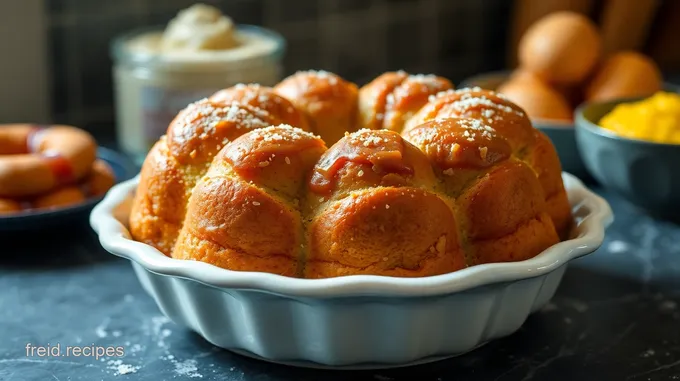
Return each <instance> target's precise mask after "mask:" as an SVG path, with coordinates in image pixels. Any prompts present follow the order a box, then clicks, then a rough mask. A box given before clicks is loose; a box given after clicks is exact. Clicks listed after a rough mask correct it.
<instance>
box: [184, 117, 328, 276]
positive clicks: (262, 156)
mask: <svg viewBox="0 0 680 381" xmlns="http://www.w3.org/2000/svg"><path fill="white" fill-rule="evenodd" d="M325 150H326V146H325V145H324V143H323V141H322V140H321V139H319V138H318V137H316V136H313V135H312V134H310V133H307V132H304V131H302V130H300V129H295V128H293V127H290V126H285V127H283V126H279V127H270V128H266V129H260V130H255V131H252V132H250V133H248V134H246V135H243V136H241V137H240V138H238V139H236V140H235V141H233V142H232V143H230V144H229V145H227V147H225V149H224V150H222V151H221V152H220V154H219V155H218V156H217V157H216V158H215V161H214V163H213V165H212V166H211V167H210V170H209V171H208V173H207V174H206V176H205V177H204V178H203V179H201V180H200V181H199V182H198V184H197V185H196V187H195V188H194V190H193V192H192V195H191V198H190V199H189V206H188V210H187V215H186V220H185V222H184V229H182V231H181V233H180V234H179V238H178V241H177V246H176V247H175V249H174V251H173V253H172V256H173V257H174V258H179V259H193V260H200V261H204V262H208V263H211V264H214V265H216V266H220V267H224V268H228V269H232V270H244V271H266V272H271V273H275V274H280V275H286V276H298V275H299V265H300V261H299V258H300V256H301V253H302V251H303V249H304V247H303V246H304V245H303V244H304V241H305V237H304V234H303V228H302V225H303V219H302V216H301V215H300V211H299V199H300V197H301V195H302V188H303V185H304V183H305V179H306V176H307V175H308V173H309V171H310V170H311V169H312V167H313V166H314V164H315V163H316V162H317V160H318V159H319V157H320V156H321V154H322V153H323V152H324V151H325Z"/></svg>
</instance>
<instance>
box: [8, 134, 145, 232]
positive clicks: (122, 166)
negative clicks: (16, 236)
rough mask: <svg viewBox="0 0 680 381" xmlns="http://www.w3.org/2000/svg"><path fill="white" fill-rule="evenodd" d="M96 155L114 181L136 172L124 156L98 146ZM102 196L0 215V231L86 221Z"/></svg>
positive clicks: (33, 228)
mask: <svg viewBox="0 0 680 381" xmlns="http://www.w3.org/2000/svg"><path fill="white" fill-rule="evenodd" d="M97 157H98V158H99V159H101V160H104V161H105V162H106V163H108V164H109V165H110V166H111V169H113V172H114V174H115V176H116V183H119V182H121V181H125V180H129V179H131V178H132V177H134V176H135V175H136V173H137V172H138V169H137V167H136V166H135V165H134V164H132V162H131V161H129V160H128V159H127V158H126V157H125V156H123V155H121V154H119V153H117V152H115V151H113V150H110V149H108V148H104V147H99V148H98V150H97ZM102 198H103V196H102V197H94V198H89V199H87V200H86V201H85V202H83V203H80V204H76V205H72V206H67V207H63V208H57V209H47V210H35V211H27V212H25V213H20V214H15V215H9V216H2V217H0V232H7V231H21V230H36V229H43V228H48V227H52V226H54V225H57V224H61V225H63V224H64V223H73V222H81V221H82V222H86V221H87V219H88V216H89V214H90V211H91V210H92V208H93V207H94V206H95V205H96V204H97V203H98V202H99V201H101V200H102Z"/></svg>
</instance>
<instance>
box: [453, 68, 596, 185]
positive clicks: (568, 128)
mask: <svg viewBox="0 0 680 381" xmlns="http://www.w3.org/2000/svg"><path fill="white" fill-rule="evenodd" d="M509 76H510V72H509V71H497V72H491V73H486V74H480V75H477V76H474V77H470V78H468V79H466V80H464V81H463V82H461V83H460V84H459V86H458V87H460V88H463V87H474V86H478V87H481V88H483V89H487V90H496V89H497V88H498V86H500V85H501V84H502V83H503V82H505V80H506V79H507V78H508V77H509ZM532 124H533V125H534V127H536V128H537V129H539V130H541V131H542V132H543V133H544V134H546V135H547V136H548V138H550V140H551V141H552V143H553V145H554V146H555V149H556V150H557V155H558V156H559V158H560V162H561V163H562V170H563V171H565V172H569V173H571V174H572V175H574V176H576V177H578V178H580V179H581V180H584V181H590V180H592V178H591V176H590V174H589V173H588V170H587V169H586V166H585V165H584V163H583V160H582V159H581V154H580V152H579V150H578V146H577V145H576V135H575V133H574V124H573V123H570V122H563V121H557V120H554V121H553V120H532Z"/></svg>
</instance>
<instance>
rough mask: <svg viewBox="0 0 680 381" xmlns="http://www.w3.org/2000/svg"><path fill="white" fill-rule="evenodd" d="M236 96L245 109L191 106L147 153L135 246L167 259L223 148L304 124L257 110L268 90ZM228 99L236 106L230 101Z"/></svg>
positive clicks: (135, 214)
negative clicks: (195, 193)
mask: <svg viewBox="0 0 680 381" xmlns="http://www.w3.org/2000/svg"><path fill="white" fill-rule="evenodd" d="M240 94H241V95H242V96H244V97H245V98H246V101H247V102H248V103H249V104H248V103H238V102H237V101H232V102H231V103H226V102H225V101H222V100H220V99H218V100H216V101H213V100H208V99H203V100H200V101H198V102H195V103H192V104H190V105H189V106H187V108H185V109H184V110H182V111H180V113H179V114H178V115H177V117H176V118H175V119H174V120H173V121H172V122H171V123H170V125H169V126H168V130H167V132H166V135H165V136H163V137H161V139H160V140H159V141H158V142H157V143H156V144H155V145H154V146H153V147H152V148H151V151H150V152H149V154H148V155H147V157H146V160H145V161H144V164H143V166H142V171H141V177H140V183H139V187H138V190H137V194H136V197H135V202H134V203H133V208H132V212H131V218H130V232H131V233H132V236H133V237H134V238H135V239H136V240H138V241H141V242H144V243H147V244H149V245H152V246H154V247H156V248H157V249H159V250H160V251H162V252H163V253H165V254H168V255H169V254H170V253H171V251H172V248H173V247H174V245H175V240H176V238H177V235H178V233H179V230H180V228H181V227H182V224H183V221H184V215H185V211H186V204H187V200H188V198H189V195H190V194H191V191H192V189H193V187H194V185H195V184H196V181H197V180H198V179H200V178H201V177H202V176H203V175H204V174H205V172H206V171H207V170H208V166H209V165H210V163H212V160H213V157H214V156H215V155H216V154H217V153H218V152H219V151H220V150H221V149H222V147H224V146H225V145H226V144H227V143H229V142H230V141H232V140H233V139H235V138H237V137H239V136H240V135H243V134H244V133H246V132H248V131H250V130H252V129H256V128H263V127H268V126H271V125H276V124H280V123H286V122H288V121H293V122H294V121H299V120H301V118H302V115H301V114H300V113H299V112H296V111H293V112H290V111H288V108H287V107H284V108H282V109H278V108H275V107H274V108H272V107H269V110H270V111H281V112H280V113H279V114H274V113H271V112H267V111H265V110H264V109H262V108H260V107H256V106H255V105H257V104H261V103H264V104H265V105H267V104H270V103H272V102H271V101H269V100H268V99H269V98H268V96H267V94H270V93H269V92H267V91H266V90H264V91H263V92H262V96H261V97H258V98H257V99H255V100H252V99H251V97H250V95H249V92H240ZM236 95H238V94H236ZM270 95H271V96H273V97H278V96H277V95H276V94H270ZM230 99H231V100H234V99H236V100H240V99H239V97H238V96H234V95H232V96H231V98H230ZM258 102H259V103H258ZM253 104H255V105H253ZM263 107H266V106H263Z"/></svg>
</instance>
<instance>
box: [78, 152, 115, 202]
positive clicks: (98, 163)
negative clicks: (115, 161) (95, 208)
mask: <svg viewBox="0 0 680 381" xmlns="http://www.w3.org/2000/svg"><path fill="white" fill-rule="evenodd" d="M115 182H116V176H115V174H114V173H113V169H111V167H110V166H109V165H108V164H107V163H106V162H105V161H104V160H100V159H97V160H95V162H94V163H93V164H92V170H91V171H90V174H89V175H88V176H87V177H86V178H85V182H84V183H85V184H84V185H85V188H86V192H85V193H86V194H87V195H88V196H90V197H99V196H101V195H103V194H105V193H106V192H108V190H109V189H111V187H112V186H113V184H114V183H115Z"/></svg>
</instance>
